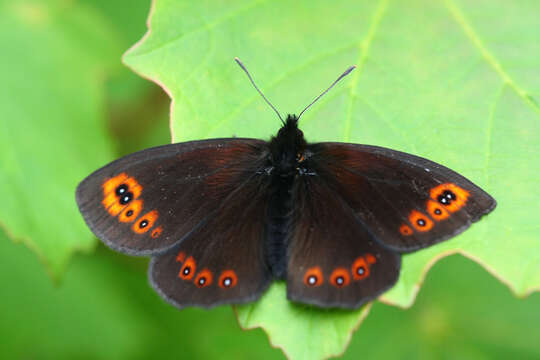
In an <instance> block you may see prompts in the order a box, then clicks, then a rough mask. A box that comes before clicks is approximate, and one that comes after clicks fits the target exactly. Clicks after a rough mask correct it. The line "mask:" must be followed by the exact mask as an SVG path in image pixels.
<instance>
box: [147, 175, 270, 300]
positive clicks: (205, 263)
mask: <svg viewBox="0 0 540 360" xmlns="http://www.w3.org/2000/svg"><path fill="white" fill-rule="evenodd" d="M268 179H269V177H268V176H265V175H262V174H255V173H251V174H250V175H248V174H246V178H245V181H244V182H243V183H242V184H240V185H239V186H238V187H237V188H236V189H235V190H234V191H233V192H231V193H230V194H229V195H228V196H227V198H226V199H225V200H224V201H223V203H222V204H221V206H219V207H218V208H217V209H216V210H217V213H216V216H214V217H212V218H211V219H210V220H208V221H207V222H206V223H205V224H204V225H203V226H201V227H199V228H198V229H197V230H195V231H194V232H193V233H191V234H190V235H189V236H188V237H187V238H186V239H185V240H183V241H182V242H181V243H180V245H179V246H177V247H175V248H174V249H172V250H170V251H169V252H167V253H166V254H164V255H158V256H154V257H153V258H152V262H151V264H150V270H149V277H150V281H151V283H152V286H153V287H154V288H155V289H156V291H157V292H158V293H159V294H160V295H161V296H162V297H163V298H165V299H166V300H167V301H169V302H170V303H172V304H173V305H175V306H177V307H179V308H182V307H186V306H202V307H213V306H216V305H220V304H228V303H235V304H237V303H244V302H248V301H254V300H256V299H257V298H258V297H259V296H260V295H261V294H262V292H263V291H264V290H265V289H266V288H267V287H268V284H269V283H270V280H271V277H272V275H271V272H270V270H269V267H268V264H267V262H266V256H265V250H264V249H265V247H264V243H263V242H264V223H265V219H266V215H267V201H268V195H269V192H268V187H269V182H268Z"/></svg>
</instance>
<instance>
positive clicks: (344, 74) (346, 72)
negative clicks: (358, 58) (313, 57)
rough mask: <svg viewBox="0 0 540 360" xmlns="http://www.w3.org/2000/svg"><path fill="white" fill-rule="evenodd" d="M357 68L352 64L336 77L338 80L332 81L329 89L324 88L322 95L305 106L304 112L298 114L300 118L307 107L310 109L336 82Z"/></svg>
mask: <svg viewBox="0 0 540 360" xmlns="http://www.w3.org/2000/svg"><path fill="white" fill-rule="evenodd" d="M355 68H356V65H353V66H350V67H349V68H348V69H347V70H345V72H344V73H343V74H341V75H339V77H338V78H337V79H336V81H334V82H333V83H332V85H330V87H329V88H328V89H326V90H324V91H323V92H322V94H321V95H319V96H317V97H316V98H315V100H313V101H312V102H311V104H309V105H308V106H306V108H305V109H304V110H302V112H301V113H300V115H298V119H300V116H302V114H303V113H304V111H306V110H307V109H309V108H310V107H311V105H313V104H315V103H316V102H317V100H319V99H320V98H321V97H322V96H323V95H324V94H326V93H327V92H329V91H330V89H331V88H333V87H334V85H336V84H337V83H338V82H339V81H340V80H341V79H343V78H344V77H345V76H347V75H349V73H350V72H351V71H353V70H354V69H355Z"/></svg>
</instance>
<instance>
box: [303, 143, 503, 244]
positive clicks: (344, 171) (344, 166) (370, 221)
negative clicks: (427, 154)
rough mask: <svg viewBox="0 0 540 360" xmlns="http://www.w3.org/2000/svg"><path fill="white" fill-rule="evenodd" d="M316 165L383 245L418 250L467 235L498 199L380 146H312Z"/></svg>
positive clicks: (423, 162)
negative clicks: (463, 233)
mask: <svg viewBox="0 0 540 360" xmlns="http://www.w3.org/2000/svg"><path fill="white" fill-rule="evenodd" d="M309 151H310V152H311V154H312V156H311V157H310V159H309V160H310V165H311V167H312V168H313V170H314V171H315V172H316V173H317V174H318V176H321V177H324V178H327V179H329V183H328V186H329V187H331V188H333V189H334V190H335V191H336V193H337V194H339V195H340V196H341V198H343V199H344V201H346V203H347V204H348V205H349V206H350V207H351V208H352V209H353V210H354V212H355V214H356V216H357V217H358V219H359V220H360V221H361V222H362V224H364V226H365V227H366V228H367V229H368V230H369V232H370V233H371V234H372V235H373V236H374V237H375V238H376V239H377V240H378V241H379V242H381V243H382V244H384V245H385V246H388V247H389V248H391V249H394V250H396V251H400V252H408V251H414V250H418V249H420V248H423V247H426V246H429V245H432V244H435V243H437V242H440V241H442V240H445V239H448V238H449V237H451V236H454V235H456V234H458V233H460V232H461V231H463V230H465V229H466V228H467V227H469V226H470V224H471V223H472V222H474V221H477V220H478V219H480V217H481V216H482V215H485V214H487V213H489V212H490V211H491V210H492V209H493V208H494V207H495V204H496V203H495V200H494V199H493V198H492V197H491V196H490V195H489V194H487V193H486V192H485V191H483V190H482V189H480V188H479V187H478V186H476V185H474V184H473V183H472V182H470V181H469V180H467V179H466V178H465V177H463V176H461V175H459V174H457V173H456V172H454V171H452V170H450V169H448V168H446V167H444V166H442V165H439V164H437V163H434V162H432V161H429V160H426V159H423V158H420V157H417V156H414V155H410V154H405V153H402V152H399V151H395V150H390V149H385V148H381V147H376V146H368V145H356V144H343V143H319V144H313V145H310V148H309Z"/></svg>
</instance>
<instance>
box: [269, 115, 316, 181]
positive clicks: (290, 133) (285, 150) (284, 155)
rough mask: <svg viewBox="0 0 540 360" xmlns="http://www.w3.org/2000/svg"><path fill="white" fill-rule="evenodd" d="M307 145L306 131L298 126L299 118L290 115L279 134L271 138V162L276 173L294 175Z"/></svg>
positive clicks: (285, 175) (282, 175) (283, 175)
mask: <svg viewBox="0 0 540 360" xmlns="http://www.w3.org/2000/svg"><path fill="white" fill-rule="evenodd" d="M306 146H307V144H306V140H305V139H304V133H303V132H302V131H301V130H300V129H299V128H298V118H297V117H296V116H295V115H288V116H287V120H286V121H285V124H284V125H283V126H282V127H281V129H279V131H278V133H277V136H274V137H272V139H271V140H270V158H269V162H270V166H271V168H272V172H273V173H274V175H279V176H281V177H288V176H294V175H295V174H296V173H297V172H298V164H299V162H300V161H302V160H303V158H302V157H303V153H304V151H305V148H306Z"/></svg>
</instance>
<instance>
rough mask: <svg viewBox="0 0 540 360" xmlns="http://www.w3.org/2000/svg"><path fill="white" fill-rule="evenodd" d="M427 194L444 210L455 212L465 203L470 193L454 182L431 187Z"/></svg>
mask: <svg viewBox="0 0 540 360" xmlns="http://www.w3.org/2000/svg"><path fill="white" fill-rule="evenodd" d="M429 195H430V196H431V198H432V199H433V200H434V201H435V202H437V203H438V204H441V205H442V206H443V207H444V208H445V209H446V210H448V211H450V212H456V211H458V210H459V209H461V208H462V207H463V206H464V205H465V203H467V199H468V198H469V195H470V194H469V192H468V191H467V190H464V189H462V188H460V187H459V186H457V185H455V184H452V183H446V184H440V185H438V186H436V187H434V188H433V189H431V190H430V192H429Z"/></svg>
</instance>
